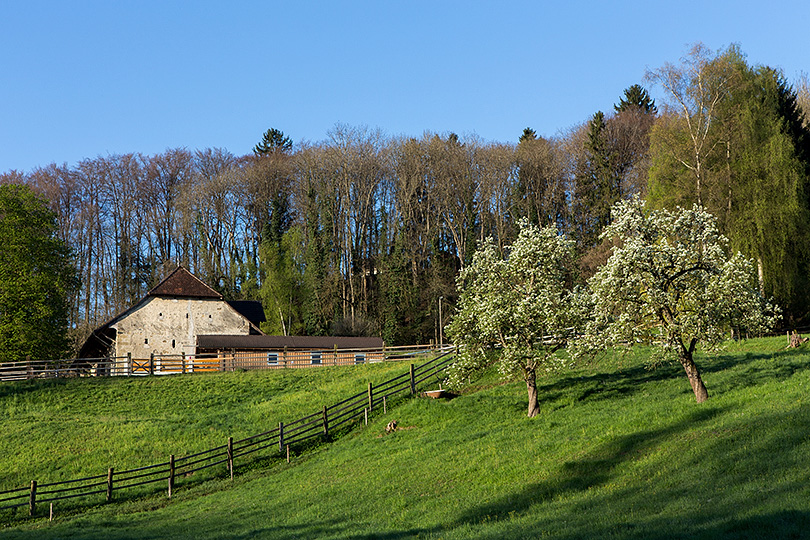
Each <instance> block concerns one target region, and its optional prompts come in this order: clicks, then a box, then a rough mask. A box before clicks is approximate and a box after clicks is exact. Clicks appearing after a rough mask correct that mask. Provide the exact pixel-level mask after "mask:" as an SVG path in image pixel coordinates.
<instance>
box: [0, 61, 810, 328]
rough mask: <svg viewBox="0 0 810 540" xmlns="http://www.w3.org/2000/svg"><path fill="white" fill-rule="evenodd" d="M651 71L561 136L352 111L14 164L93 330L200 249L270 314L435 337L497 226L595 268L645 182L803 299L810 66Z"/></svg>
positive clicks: (307, 324) (310, 324)
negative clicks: (196, 140)
mask: <svg viewBox="0 0 810 540" xmlns="http://www.w3.org/2000/svg"><path fill="white" fill-rule="evenodd" d="M647 82H648V83H650V84H656V85H660V86H661V88H662V89H663V90H664V93H665V95H666V96H667V98H666V100H665V102H663V103H659V104H656V103H655V102H654V101H653V100H652V99H651V98H650V95H649V94H648V92H647V90H646V89H645V88H643V87H642V86H641V85H632V86H630V87H629V88H627V89H626V90H625V91H624V93H623V95H621V96H617V97H618V101H617V102H616V103H615V105H614V106H613V108H612V110H610V111H608V112H607V113H603V112H601V111H599V112H596V113H595V114H594V115H593V116H592V117H591V118H590V119H588V120H587V121H585V122H583V124H581V125H580V126H576V127H574V128H572V129H570V130H568V131H567V132H564V133H562V134H560V135H559V136H556V137H550V138H544V137H540V136H538V135H537V134H536V132H535V131H533V130H532V129H529V128H527V129H525V130H524V132H523V133H522V134H520V133H518V134H516V140H515V141H514V142H503V143H501V142H488V141H483V140H481V139H479V138H477V137H475V136H464V137H459V136H457V135H456V134H454V133H441V134H439V133H425V134H424V135H422V136H420V137H390V136H386V135H384V134H383V133H382V132H381V131H379V130H372V129H367V128H362V127H352V126H346V125H337V126H335V127H334V128H333V129H332V130H331V131H330V132H329V133H328V136H327V139H326V140H324V141H321V142H317V143H296V144H294V143H293V141H291V140H290V139H289V138H288V137H286V136H285V135H284V133H283V132H282V131H279V130H277V129H270V130H268V131H267V132H266V133H265V134H264V137H263V138H262V140H261V141H260V142H259V143H258V144H257V145H256V147H255V148H254V149H253V151H252V152H251V153H249V154H247V155H235V154H232V153H230V152H228V151H227V150H224V149H218V148H212V149H203V150H196V151H191V150H188V149H185V148H178V149H169V150H166V151H165V152H163V153H161V154H158V155H142V154H138V153H132V154H124V155H108V156H100V157H97V158H92V159H86V160H84V161H81V162H79V163H78V164H76V165H72V166H68V165H57V164H51V165H48V166H45V167H41V168H38V169H35V170H33V171H31V172H27V173H21V172H17V171H11V172H8V173H6V174H4V175H2V176H0V182H2V183H25V184H28V185H29V186H31V187H32V188H33V189H34V190H35V191H36V192H38V193H39V194H41V195H42V196H44V197H45V198H46V199H47V200H49V201H50V204H51V208H52V209H53V210H54V212H55V213H56V216H57V223H58V236H59V237H60V238H61V239H62V240H63V241H64V242H65V243H66V244H67V245H68V246H69V247H70V248H71V249H72V252H73V255H74V263H75V266H76V269H77V273H78V276H79V279H80V284H81V286H80V289H79V292H78V294H76V295H75V297H74V298H73V299H72V303H71V307H70V317H69V319H70V320H71V321H73V324H74V325H75V335H76V339H77V340H81V339H82V338H83V337H84V336H86V335H87V333H88V332H89V331H90V330H91V329H92V328H93V327H95V326H97V325H98V324H100V323H102V322H104V321H105V320H108V319H109V318H111V317H112V316H114V315H115V314H117V313H119V312H120V311H122V310H123V309H125V308H127V307H129V306H131V305H132V304H133V303H135V302H136V301H137V300H138V299H140V298H141V297H142V296H143V295H144V294H145V293H146V292H147V291H148V290H149V289H150V288H151V287H153V286H154V285H155V284H156V283H157V282H159V281H160V279H162V277H164V276H165V275H166V274H167V273H168V272H169V271H171V270H172V269H174V267H175V266H176V265H183V266H185V267H186V268H188V269H189V270H190V271H191V272H192V273H194V274H195V275H197V276H198V277H200V278H201V279H203V280H204V281H206V282H207V283H208V284H210V285H211V286H212V287H214V288H215V289H217V290H219V291H221V292H222V293H223V294H224V295H225V297H226V298H228V299H253V300H261V301H262V304H263V306H264V309H265V314H266V317H267V323H265V327H264V328H263V329H264V330H265V331H266V332H268V333H277V334H281V333H287V334H308V335H322V334H337V335H341V334H344V335H362V334H367V335H381V336H382V337H383V338H384V339H385V340H386V342H387V343H390V344H402V343H417V342H422V343H424V342H427V341H429V340H432V339H438V328H439V325H440V324H442V323H443V324H446V323H447V322H448V320H449V314H450V312H451V307H452V306H453V304H454V302H455V300H456V288H455V279H456V275H457V274H458V272H459V270H461V269H462V268H464V267H465V265H467V264H469V263H470V261H471V257H472V254H473V252H474V251H475V249H476V247H477V246H478V244H479V242H481V241H482V240H483V239H485V238H487V237H492V238H493V239H494V242H495V245H496V246H497V247H498V249H499V250H501V251H503V250H504V249H505V247H506V246H508V245H509V244H510V243H511V242H512V241H513V240H514V238H515V237H516V235H517V233H518V222H519V220H521V219H522V218H527V219H528V220H529V221H530V222H532V223H536V224H539V225H553V226H555V227H557V229H558V231H559V232H560V234H564V235H568V236H570V237H571V238H572V239H574V240H575V241H576V246H577V247H576V253H577V266H576V267H575V268H571V269H569V274H570V276H571V281H572V283H573V282H582V281H584V279H586V278H587V277H589V276H590V275H592V274H593V273H594V272H595V270H596V268H597V267H598V266H599V265H600V264H602V263H603V262H604V261H605V260H606V259H607V255H608V253H609V250H610V247H611V246H610V245H606V244H605V243H603V242H602V241H600V239H599V235H600V232H601V231H602V229H603V228H604V227H605V226H606V225H607V224H608V223H609V222H610V208H611V206H612V205H613V204H614V203H615V202H616V201H618V200H620V199H623V198H627V197H629V196H631V195H634V194H639V195H641V196H643V197H648V201H649V203H650V205H651V206H652V207H656V206H657V207H669V206H675V205H681V206H691V204H692V203H698V204H701V205H703V206H704V207H706V208H707V209H708V210H709V211H710V212H712V213H714V214H715V215H717V216H718V219H719V220H720V224H721V229H722V232H723V233H724V234H725V235H727V236H728V237H729V238H730V241H731V248H732V249H734V250H741V251H743V252H744V253H745V254H746V255H748V256H749V257H752V258H753V259H754V260H755V261H757V262H758V265H759V271H760V279H761V284H762V287H763V290H764V291H765V292H766V293H767V294H768V295H773V296H774V297H775V298H776V300H777V301H778V302H780V303H781V304H782V305H783V306H784V308H785V313H786V317H787V318H788V320H791V321H793V322H795V321H797V320H800V319H804V318H806V314H807V309H808V304H809V302H808V296H810V292H808V291H810V284H808V268H809V267H810V264H808V262H809V261H810V251H809V250H808V242H807V240H808V238H807V237H808V232H809V229H810V219H808V217H809V216H810V189H808V179H810V132H808V129H807V124H806V121H805V116H804V114H803V112H802V110H803V109H802V107H801V105H802V104H806V102H807V100H806V96H807V92H806V86H801V85H800V86H799V88H798V89H796V88H794V87H793V86H791V85H790V84H789V83H788V82H787V81H786V79H785V78H784V76H783V75H782V74H781V73H780V72H779V71H777V70H773V69H770V68H767V67H763V66H750V65H748V63H747V62H746V60H745V57H744V55H743V54H742V53H741V52H740V51H739V48H738V47H736V46H731V47H729V48H727V49H724V50H721V51H718V52H712V51H708V50H706V49H705V48H704V47H703V46H701V45H697V46H695V47H694V48H692V49H691V50H690V51H688V52H687V54H686V55H685V56H684V58H683V59H681V61H680V63H679V64H677V65H670V64H667V65H665V66H664V67H662V68H660V69H658V70H655V71H651V72H649V73H648V76H647ZM257 139H258V137H257ZM441 304H443V305H444V308H443V312H442V318H443V320H442V321H439V320H438V319H439V309H440V308H441Z"/></svg>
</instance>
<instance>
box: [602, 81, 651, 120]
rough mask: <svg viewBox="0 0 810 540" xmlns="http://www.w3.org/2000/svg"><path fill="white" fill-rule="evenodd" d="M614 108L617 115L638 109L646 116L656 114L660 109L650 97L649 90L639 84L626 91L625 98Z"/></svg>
mask: <svg viewBox="0 0 810 540" xmlns="http://www.w3.org/2000/svg"><path fill="white" fill-rule="evenodd" d="M613 108H614V109H615V110H616V112H617V113H620V112H624V111H628V110H631V109H638V110H641V111H642V112H644V113H646V114H653V115H654V114H656V113H657V112H658V107H656V106H655V100H654V99H652V98H651V97H650V94H648V93H647V90H645V89H644V87H642V86H641V85H639V84H634V85H633V86H630V87H629V88H626V89H625V91H624V96H622V97H621V98H620V99H619V103H618V104H616V105H614V106H613Z"/></svg>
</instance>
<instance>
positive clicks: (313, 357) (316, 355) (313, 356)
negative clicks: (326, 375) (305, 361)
mask: <svg viewBox="0 0 810 540" xmlns="http://www.w3.org/2000/svg"><path fill="white" fill-rule="evenodd" d="M309 360H310V363H312V364H320V363H321V353H320V351H318V352H312V353H310V354H309Z"/></svg>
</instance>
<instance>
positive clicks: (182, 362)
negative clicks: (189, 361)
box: [180, 351, 186, 375]
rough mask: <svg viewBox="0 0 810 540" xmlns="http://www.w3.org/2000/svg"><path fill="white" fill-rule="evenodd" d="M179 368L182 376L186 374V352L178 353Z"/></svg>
mask: <svg viewBox="0 0 810 540" xmlns="http://www.w3.org/2000/svg"><path fill="white" fill-rule="evenodd" d="M180 368H181V369H182V373H183V375H185V374H186V351H183V352H181V353H180Z"/></svg>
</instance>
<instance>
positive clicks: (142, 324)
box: [113, 297, 250, 359]
mask: <svg viewBox="0 0 810 540" xmlns="http://www.w3.org/2000/svg"><path fill="white" fill-rule="evenodd" d="M113 328H115V329H116V330H117V338H116V350H115V355H116V356H126V355H127V354H128V353H132V358H134V359H146V358H149V356H150V354H155V355H179V354H181V353H186V354H187V355H191V354H194V353H195V350H196V346H197V335H198V334H245V335H246V334H249V333H250V323H249V322H248V321H247V319H245V318H244V317H243V316H242V315H240V314H239V313H237V312H236V311H235V310H234V309H233V308H232V307H231V306H229V305H228V304H227V303H226V302H225V301H223V300H215V299H188V298H180V299H178V298H158V297H150V298H147V299H146V300H145V301H144V303H143V304H141V305H139V306H137V307H136V308H135V309H133V310H132V311H131V312H129V313H128V314H127V315H126V316H124V318H122V319H121V320H119V321H116V323H115V324H113Z"/></svg>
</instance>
